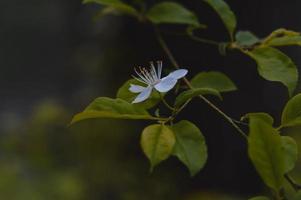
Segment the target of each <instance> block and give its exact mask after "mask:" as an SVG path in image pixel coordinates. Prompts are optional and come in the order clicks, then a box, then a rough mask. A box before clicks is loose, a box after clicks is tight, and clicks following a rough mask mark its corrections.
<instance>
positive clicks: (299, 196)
mask: <svg viewBox="0 0 301 200" xmlns="http://www.w3.org/2000/svg"><path fill="white" fill-rule="evenodd" d="M292 200H301V190H299V191H298V192H297V193H296V194H295V196H294V197H293V199H292Z"/></svg>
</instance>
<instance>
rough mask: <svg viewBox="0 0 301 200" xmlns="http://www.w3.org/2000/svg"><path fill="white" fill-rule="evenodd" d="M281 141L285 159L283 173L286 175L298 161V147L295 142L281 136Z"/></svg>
mask: <svg viewBox="0 0 301 200" xmlns="http://www.w3.org/2000/svg"><path fill="white" fill-rule="evenodd" d="M281 140H282V148H283V151H284V159H285V173H287V172H289V171H291V170H292V169H294V167H295V163H296V161H297V159H298V146H297V143H296V141H295V140H294V139H293V138H291V137H289V136H281Z"/></svg>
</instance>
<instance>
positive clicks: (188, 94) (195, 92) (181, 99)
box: [175, 88, 222, 107]
mask: <svg viewBox="0 0 301 200" xmlns="http://www.w3.org/2000/svg"><path fill="white" fill-rule="evenodd" d="M208 94H209V95H214V96H217V97H219V98H220V99H222V96H221V94H220V93H219V91H217V90H215V89H212V88H196V89H190V90H186V91H184V92H182V93H181V94H180V95H179V96H177V98H176V101H175V107H180V106H181V105H182V104H184V103H185V102H187V101H188V100H190V99H192V98H193V97H197V96H199V95H208Z"/></svg>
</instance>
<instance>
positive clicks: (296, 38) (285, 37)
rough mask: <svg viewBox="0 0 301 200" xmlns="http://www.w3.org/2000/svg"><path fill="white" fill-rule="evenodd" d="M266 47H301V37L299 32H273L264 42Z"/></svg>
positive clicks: (283, 30)
mask: <svg viewBox="0 0 301 200" xmlns="http://www.w3.org/2000/svg"><path fill="white" fill-rule="evenodd" d="M263 45H266V46H289V45H301V35H300V33H298V32H295V31H290V30H286V29H283V28H282V29H278V30H276V31H273V32H272V33H271V34H270V35H269V36H268V37H267V38H266V39H265V40H264V42H263Z"/></svg>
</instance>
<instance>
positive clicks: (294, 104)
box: [281, 94, 301, 127]
mask: <svg viewBox="0 0 301 200" xmlns="http://www.w3.org/2000/svg"><path fill="white" fill-rule="evenodd" d="M297 125H301V94H298V95H296V96H294V97H293V98H292V99H290V100H289V101H288V102H287V103H286V105H285V107H284V109H283V112H282V117H281V126H283V127H285V126H297Z"/></svg>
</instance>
